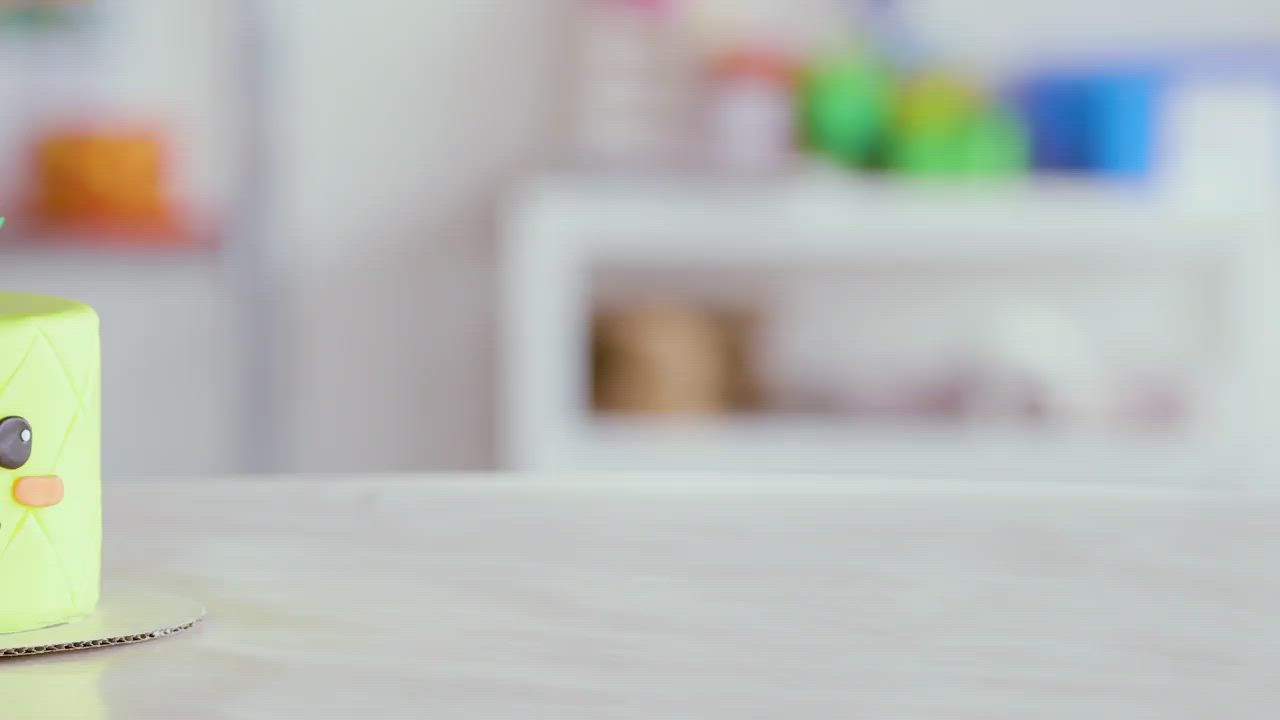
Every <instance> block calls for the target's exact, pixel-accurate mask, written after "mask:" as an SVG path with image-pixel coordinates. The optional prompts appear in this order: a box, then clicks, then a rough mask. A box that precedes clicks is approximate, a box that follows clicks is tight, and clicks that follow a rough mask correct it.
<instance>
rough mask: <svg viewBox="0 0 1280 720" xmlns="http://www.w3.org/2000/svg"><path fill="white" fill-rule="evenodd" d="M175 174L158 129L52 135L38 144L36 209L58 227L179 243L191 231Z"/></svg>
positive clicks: (45, 221)
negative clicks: (177, 204) (175, 190)
mask: <svg viewBox="0 0 1280 720" xmlns="http://www.w3.org/2000/svg"><path fill="white" fill-rule="evenodd" d="M167 178H168V148H167V147H166V145H165V143H164V141H163V140H162V139H161V138H160V136H159V135H158V134H156V133H154V132H150V131H144V130H126V131H98V130H91V131H84V130H82V131H67V132H57V133H51V134H49V135H47V136H45V137H44V138H43V139H42V140H40V141H39V142H38V143H37V145H36V152H35V198H34V210H35V214H36V216H37V217H38V219H39V222H40V224H41V225H42V226H45V227H46V228H47V229H50V230H53V231H58V232H71V233H81V232H82V233H86V234H92V235H95V236H98V235H103V234H106V235H108V236H112V237H111V239H116V240H118V239H119V237H121V236H126V237H128V238H129V239H130V240H131V241H138V242H144V243H146V244H161V243H172V242H175V241H177V240H178V239H180V238H181V237H182V235H183V233H182V232H181V231H180V226H179V222H178V219H177V217H176V215H177V214H176V211H175V209H174V207H173V204H172V203H171V201H170V199H169V197H168V188H167Z"/></svg>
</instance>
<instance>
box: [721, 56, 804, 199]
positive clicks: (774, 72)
mask: <svg viewBox="0 0 1280 720" xmlns="http://www.w3.org/2000/svg"><path fill="white" fill-rule="evenodd" d="M712 78H713V79H712V90H711V93H710V95H709V99H708V107H707V128H706V133H707V148H708V149H709V152H710V155H711V158H710V160H711V163H712V165H713V166H714V167H716V168H717V169H719V170H723V171H725V172H729V173H733V174H738V175H763V174H770V173H776V172H779V171H782V170H784V169H786V167H787V166H788V165H790V164H791V162H792V160H793V159H794V157H795V146H796V142H795V139H796V122H795V97H794V83H793V73H792V69H791V65H790V63H789V62H788V60H787V59H786V57H785V56H783V55H782V54H781V53H778V52H773V51H770V50H767V49H743V50H738V51H736V52H732V53H730V54H728V55H726V56H724V57H723V58H722V59H721V60H720V61H719V62H717V63H716V64H715V68H714V73H713V75H712Z"/></svg>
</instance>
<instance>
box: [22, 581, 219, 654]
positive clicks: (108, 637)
mask: <svg viewBox="0 0 1280 720" xmlns="http://www.w3.org/2000/svg"><path fill="white" fill-rule="evenodd" d="M204 615H205V608H204V606H203V605H201V604H200V603H198V602H195V601H194V600H187V599H184V598H180V597H173V596H170V595H162V594H158V593H148V592H139V591H128V592H117V593H105V594H104V595H103V597H102V600H101V602H99V603H98V607H97V609H96V610H94V612H93V613H92V614H90V615H89V616H88V617H85V618H83V619H80V620H76V621H74V622H69V623H65V624H63V625H55V626H53V627H47V628H42V629H40V630H28V631H26V632H18V633H6V634H0V658H6V657H18V656H24V655H42V654H45V653H56V652H68V651H73V650H88V649H91V648H99V647H109V646H112V645H130V644H133V643H140V642H146V641H148V640H155V639H157V638H162V637H166V636H168V635H173V634H176V633H180V632H182V631H183V630H188V629H190V628H191V627H193V626H194V625H196V624H197V623H199V622H200V621H201V620H203V619H204Z"/></svg>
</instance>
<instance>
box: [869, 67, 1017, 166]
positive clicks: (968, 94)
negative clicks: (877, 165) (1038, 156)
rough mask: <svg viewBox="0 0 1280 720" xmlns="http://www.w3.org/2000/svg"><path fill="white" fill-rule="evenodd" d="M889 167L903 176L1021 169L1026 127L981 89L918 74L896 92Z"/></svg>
mask: <svg viewBox="0 0 1280 720" xmlns="http://www.w3.org/2000/svg"><path fill="white" fill-rule="evenodd" d="M889 167H891V168H892V169H894V170H897V171H898V172H901V173H903V174H907V175H928V176H940V177H945V176H955V177H961V176H969V177H992V176H1002V175H1015V174H1022V173H1025V172H1026V170H1027V167H1028V151H1027V140H1026V131H1025V130H1024V128H1023V126H1022V124H1021V122H1020V120H1019V119H1018V118H1017V117H1015V116H1014V115H1013V114H1012V113H1010V112H1008V111H1006V110H1004V109H1002V108H998V107H994V106H992V105H991V103H990V102H989V101H988V100H987V99H986V98H985V97H984V95H983V92H982V91H981V90H980V89H979V88H978V87H976V86H975V85H972V84H971V83H967V82H964V81H963V80H960V79H957V78H953V77H950V76H948V75H945V74H942V73H929V74H923V75H921V76H918V77H916V78H912V79H911V80H909V81H907V82H906V83H904V85H903V86H902V89H901V91H900V92H899V96H898V102H897V107H896V110H895V114H894V124H893V135H892V138H891V141H890V150H889Z"/></svg>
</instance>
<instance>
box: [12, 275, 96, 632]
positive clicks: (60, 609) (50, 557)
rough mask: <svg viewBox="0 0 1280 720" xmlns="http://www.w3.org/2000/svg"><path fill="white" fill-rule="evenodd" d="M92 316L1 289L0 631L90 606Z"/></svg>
mask: <svg viewBox="0 0 1280 720" xmlns="http://www.w3.org/2000/svg"><path fill="white" fill-rule="evenodd" d="M98 357H99V355H98V316H97V314H96V313H94V311H93V310H92V309H91V308H89V307H87V306H85V305H81V304H79V303H75V302H71V301H69V300H62V299H59V298H53V297H44V296H40V295H29V294H24V293H5V292H0V633H12V632H21V631H25V630H34V629H37V628H42V627H47V626H50V625H57V624H60V623H65V622H69V621H71V620H75V619H78V618H81V617H84V616H85V615H88V614H89V613H91V612H93V609H94V607H96V606H97V604H98V584H99V583H98V580H99V566H100V560H101V548H102V510H101V484H100V482H101V481H100V475H99V465H100V462H99V457H100V445H101V440H100V419H99V377H100V370H99V360H98Z"/></svg>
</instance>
